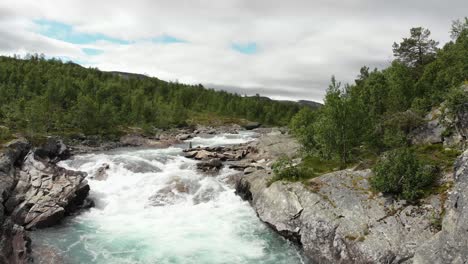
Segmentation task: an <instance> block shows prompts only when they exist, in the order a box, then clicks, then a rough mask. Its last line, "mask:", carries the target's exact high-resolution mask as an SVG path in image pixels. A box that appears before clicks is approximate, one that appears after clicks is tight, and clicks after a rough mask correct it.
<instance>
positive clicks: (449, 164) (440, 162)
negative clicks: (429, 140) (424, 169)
mask: <svg viewBox="0 0 468 264" xmlns="http://www.w3.org/2000/svg"><path fill="white" fill-rule="evenodd" d="M412 149H413V150H414V152H415V154H416V155H417V156H418V158H419V159H420V160H422V161H424V162H426V163H428V164H430V165H432V166H437V167H439V168H440V169H441V170H442V171H444V172H451V171H452V170H453V164H454V162H455V160H456V159H457V157H458V156H459V155H460V154H461V151H460V150H457V149H448V148H444V146H443V145H442V144H430V145H416V146H413V147H412Z"/></svg>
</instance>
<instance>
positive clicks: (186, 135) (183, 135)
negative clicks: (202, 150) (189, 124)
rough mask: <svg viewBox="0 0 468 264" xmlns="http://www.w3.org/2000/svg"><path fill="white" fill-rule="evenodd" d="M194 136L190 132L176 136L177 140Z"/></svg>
mask: <svg viewBox="0 0 468 264" xmlns="http://www.w3.org/2000/svg"><path fill="white" fill-rule="evenodd" d="M190 138H192V135H190V134H179V135H177V136H176V139H177V140H187V139H190Z"/></svg>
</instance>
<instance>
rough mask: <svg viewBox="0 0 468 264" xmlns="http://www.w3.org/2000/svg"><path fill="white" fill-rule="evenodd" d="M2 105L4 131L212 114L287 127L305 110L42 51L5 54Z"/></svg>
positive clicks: (91, 130) (144, 124)
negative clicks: (88, 65)
mask: <svg viewBox="0 0 468 264" xmlns="http://www.w3.org/2000/svg"><path fill="white" fill-rule="evenodd" d="M0 105H1V106H2V107H1V109H0V125H1V126H3V128H2V130H3V132H2V133H3V134H8V133H9V132H27V133H29V134H37V133H43V134H46V133H57V132H58V133H61V132H67V131H72V132H83V133H86V134H110V133H118V132H119V131H121V130H124V129H125V127H130V126H132V127H134V126H136V127H141V128H144V129H146V130H150V129H153V128H169V127H180V126H186V125H188V123H190V122H189V121H190V120H192V121H193V120H195V122H196V120H197V119H203V120H207V119H208V120H209V119H213V118H214V119H226V120H228V121H232V122H237V121H236V120H250V121H257V122H261V123H263V124H266V125H279V126H284V125H287V124H288V122H289V120H290V119H291V118H292V116H293V115H294V114H295V113H297V112H298V111H299V110H300V109H301V108H302V106H301V105H300V104H298V103H295V102H278V101H273V100H270V99H268V100H264V99H263V97H259V96H256V97H243V96H240V95H237V94H231V93H228V92H225V91H215V90H213V89H207V88H205V87H203V86H202V85H185V84H180V83H172V82H166V81H162V80H159V79H157V78H152V77H147V76H145V75H141V74H133V73H124V72H103V71H100V70H98V69H92V68H89V69H86V68H83V67H81V66H79V65H77V64H74V63H71V62H70V63H63V62H62V61H60V60H56V59H50V60H46V59H44V58H43V57H39V56H37V55H33V56H28V57H27V58H23V59H21V58H16V57H15V58H10V57H0ZM244 122H245V121H244ZM5 130H8V131H9V132H5ZM0 132H1V131H0Z"/></svg>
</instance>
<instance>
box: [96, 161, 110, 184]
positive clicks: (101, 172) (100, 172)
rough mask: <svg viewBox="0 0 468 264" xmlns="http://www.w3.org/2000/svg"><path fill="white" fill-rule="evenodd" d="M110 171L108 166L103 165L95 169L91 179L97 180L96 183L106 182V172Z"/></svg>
mask: <svg viewBox="0 0 468 264" xmlns="http://www.w3.org/2000/svg"><path fill="white" fill-rule="evenodd" d="M108 169H110V166H109V164H107V163H104V164H102V165H101V167H99V169H97V171H96V173H95V174H94V176H93V179H95V180H98V181H104V180H107V177H109V175H108V174H107V170H108Z"/></svg>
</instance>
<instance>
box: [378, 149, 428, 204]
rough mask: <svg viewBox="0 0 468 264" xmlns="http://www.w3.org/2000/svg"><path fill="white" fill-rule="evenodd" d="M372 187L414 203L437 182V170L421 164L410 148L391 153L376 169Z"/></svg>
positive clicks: (385, 156) (379, 162)
mask: <svg viewBox="0 0 468 264" xmlns="http://www.w3.org/2000/svg"><path fill="white" fill-rule="evenodd" d="M374 173H375V176H374V177H372V178H371V185H372V186H373V187H374V188H375V189H376V190H378V191H381V192H384V193H391V194H394V195H397V196H398V197H401V198H403V199H406V200H410V201H414V200H416V199H418V198H420V197H421V196H422V195H423V194H424V190H425V189H427V188H429V187H431V186H432V185H433V184H434V182H435V180H436V176H437V173H436V169H435V167H433V166H429V165H425V164H423V163H422V162H420V161H419V160H418V158H417V156H416V154H415V153H414V152H413V151H411V150H410V149H408V148H402V149H396V150H392V151H389V152H388V153H386V155H384V157H383V158H381V159H380V160H379V161H378V162H377V164H376V166H375V168H374Z"/></svg>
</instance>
